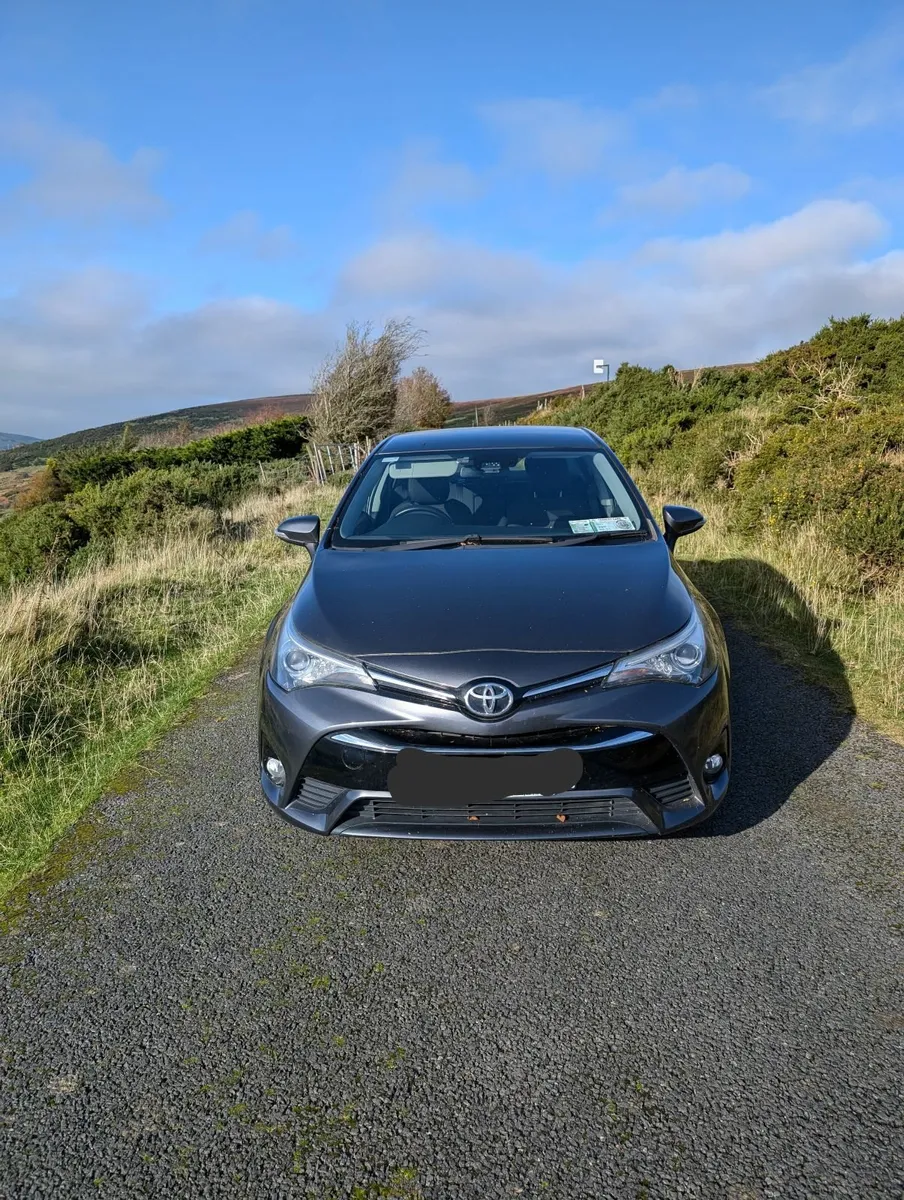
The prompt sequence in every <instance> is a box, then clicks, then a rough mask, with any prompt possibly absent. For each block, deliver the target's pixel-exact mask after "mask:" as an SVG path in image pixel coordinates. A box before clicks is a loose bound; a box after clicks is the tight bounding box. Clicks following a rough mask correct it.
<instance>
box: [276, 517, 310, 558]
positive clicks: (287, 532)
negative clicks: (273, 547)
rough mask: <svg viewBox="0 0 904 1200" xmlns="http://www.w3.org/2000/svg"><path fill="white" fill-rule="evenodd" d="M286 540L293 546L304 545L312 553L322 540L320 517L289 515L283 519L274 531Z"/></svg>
mask: <svg viewBox="0 0 904 1200" xmlns="http://www.w3.org/2000/svg"><path fill="white" fill-rule="evenodd" d="M273 532H274V533H275V534H276V536H277V537H278V538H281V539H282V540H283V541H284V542H290V543H291V544H292V545H293V546H304V547H305V549H306V550H308V551H309V552H310V553H311V554H313V553H314V551H315V549H316V548H317V543H318V542H319V541H320V518H319V517H288V518H287V519H286V520H285V521H281V522H280V524H279V525H277V526H276V528H275V529H274V531H273Z"/></svg>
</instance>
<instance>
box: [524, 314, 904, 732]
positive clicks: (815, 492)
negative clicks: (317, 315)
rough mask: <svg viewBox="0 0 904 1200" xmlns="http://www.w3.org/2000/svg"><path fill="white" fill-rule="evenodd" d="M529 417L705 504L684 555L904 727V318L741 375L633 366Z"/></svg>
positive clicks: (733, 603) (842, 334)
mask: <svg viewBox="0 0 904 1200" xmlns="http://www.w3.org/2000/svg"><path fill="white" fill-rule="evenodd" d="M526 420H527V422H529V423H531V424H560V425H585V426H588V427H590V428H592V429H595V430H597V432H599V433H600V434H601V435H602V436H603V437H605V438H606V440H607V441H608V442H609V443H610V444H611V445H612V447H613V449H614V450H615V451H616V453H617V454H619V456H620V457H621V458H622V459H623V461H624V462H625V463H626V465H627V466H628V467H629V469H631V470H632V471H633V472H634V473H635V476H636V477H637V479H638V481H639V482H640V484H641V486H642V487H643V488H644V491H645V493H646V494H647V496H648V497H649V498H651V499H655V500H656V501H657V503H659V502H664V501H678V502H682V501H683V502H684V503H687V504H692V505H694V506H695V507H699V508H700V509H701V510H702V511H704V512H705V513H706V514H707V515H708V517H709V524H708V525H707V526H706V527H705V529H704V530H703V531H701V532H700V533H698V534H695V535H694V537H692V538H688V539H687V540H686V542H684V543H683V544H681V545H680V550H679V554H680V556H681V557H682V558H683V559H684V560H685V562H686V565H687V566H688V568H689V571H690V573H691V575H692V576H693V577H694V578H695V580H697V581H699V583H700V585H701V586H702V587H703V588H705V589H706V591H707V593H708V594H709V595H711V596H713V598H714V599H715V600H716V601H717V602H718V603H720V604H721V606H722V608H723V610H724V611H725V612H727V613H730V614H731V615H733V616H735V617H737V618H738V619H739V620H740V621H741V622H742V623H743V624H745V625H747V626H748V627H749V628H751V629H752V630H753V632H755V633H759V634H761V635H763V636H765V637H766V638H767V639H768V640H769V641H771V643H772V644H773V645H774V646H776V648H778V649H780V650H784V651H785V652H786V653H787V654H788V655H789V656H791V657H793V658H795V660H797V661H798V662H800V663H801V664H802V665H803V666H804V667H805V669H807V670H808V671H809V673H810V674H811V675H814V676H816V677H817V678H820V679H821V680H822V681H823V682H825V683H828V684H829V685H830V686H832V685H833V683H834V684H835V685H839V684H840V683H841V682H843V679H842V680H839V678H838V676H839V672H840V673H841V674H842V675H843V676H846V678H847V685H848V686H849V687H850V690H851V693H852V694H853V697H854V701H855V704H856V706H857V709H858V711H860V712H861V713H862V714H863V715H864V716H866V717H868V718H869V719H870V720H872V721H873V722H874V723H876V724H877V725H879V726H880V727H881V728H883V729H885V730H886V731H887V732H890V733H893V734H896V735H897V736H902V735H904V318H901V319H898V320H894V321H883V320H872V319H871V318H870V317H868V316H865V315H864V316H859V317H853V318H850V319H847V320H843V321H836V320H832V321H830V322H829V323H828V325H826V326H824V328H822V329H821V330H819V332H818V333H817V334H816V335H815V336H814V337H813V338H811V339H810V340H809V341H806V342H802V343H801V344H799V345H797V346H794V347H792V348H791V349H789V350H783V351H780V352H778V353H776V354H771V355H769V356H768V357H767V358H765V359H763V360H762V361H761V362H759V363H756V364H754V365H752V366H750V367H745V368H743V369H739V370H735V371H719V370H715V369H712V370H702V371H697V372H693V373H689V372H677V371H675V370H674V369H673V368H671V367H665V368H663V369H662V370H661V371H649V370H646V369H644V368H642V367H635V366H629V365H628V364H624V365H622V367H621V368H620V369H619V371H618V374H617V375H616V377H615V379H614V380H613V381H612V382H611V383H609V384H600V385H597V386H596V387H594V388H592V389H590V390H588V392H587V393H586V395H585V398H584V399H583V401H581V400H574V399H572V400H567V399H566V400H565V401H563V402H559V403H557V404H553V405H551V406H550V407H548V408H547V409H545V410H543V411H542V412H537V413H535V414H532V415H531V416H530V417H528V418H526ZM756 564H762V565H763V567H764V568H770V567H771V568H773V569H774V571H776V572H778V573H779V575H780V576H783V577H784V578H785V579H786V580H787V581H788V582H789V583H790V584H791V585H792V587H793V588H794V589H795V591H796V592H797V594H798V595H799V596H800V598H801V600H802V601H805V603H806V604H807V606H808V608H809V610H810V612H811V613H812V615H813V620H812V621H808V622H803V623H802V622H800V621H798V620H794V619H791V617H792V614H791V613H789V612H788V611H787V604H788V601H787V589H777V588H776V586H775V576H774V575H771V574H770V572H769V571H768V570H766V569H761V570H758V568H757V565H756ZM780 593H781V594H780ZM802 630H806V633H805V634H804V633H802V632H801V631H802ZM837 690H838V691H839V692H841V693H843V691H844V688H842V687H841V686H837Z"/></svg>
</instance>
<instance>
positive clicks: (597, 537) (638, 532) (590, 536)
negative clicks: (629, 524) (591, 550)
mask: <svg viewBox="0 0 904 1200" xmlns="http://www.w3.org/2000/svg"><path fill="white" fill-rule="evenodd" d="M648 536H649V535H648V534H647V532H646V531H645V530H643V529H609V530H600V531H598V532H597V533H581V534H578V536H577V537H567V538H554V539H553V540H554V541H555V544H556V545H557V546H583V545H586V544H589V543H590V542H610V541H614V540H616V539H618V538H643V539H644V540H646V538H647V537H648Z"/></svg>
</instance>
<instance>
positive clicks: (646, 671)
mask: <svg viewBox="0 0 904 1200" xmlns="http://www.w3.org/2000/svg"><path fill="white" fill-rule="evenodd" d="M715 665H716V659H715V653H714V651H713V649H712V647H711V646H710V644H709V642H708V641H707V637H706V634H705V632H704V629H703V622H702V621H701V620H700V616H699V614H698V612H697V610H696V608H695V609H694V615H693V616H692V617H691V619H690V621H688V623H687V625H685V627H684V628H683V629H681V630H679V632H678V633H676V634H675V635H674V636H673V637H670V638H668V639H667V640H666V641H664V642H659V644H658V645H656V646H649V647H648V648H647V649H646V650H641V651H640V652H639V653H637V654H631V655H630V656H629V657H628V658H622V659H619V661H618V662H617V663H616V664H615V666H614V667H613V668H612V671H611V673H610V675H609V676H608V678H607V679H606V686H607V687H613V686H614V685H616V684H623V683H641V682H646V681H648V680H657V679H658V680H660V681H661V680H666V681H667V682H670V683H694V684H696V683H702V682H703V680H704V679H706V678H708V677H709V676H710V675H711V674H712V672H713V669H714V668H715Z"/></svg>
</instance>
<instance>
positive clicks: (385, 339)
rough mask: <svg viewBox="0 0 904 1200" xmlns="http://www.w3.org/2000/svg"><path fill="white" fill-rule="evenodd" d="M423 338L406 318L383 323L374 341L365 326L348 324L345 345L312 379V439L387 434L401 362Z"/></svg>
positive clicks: (346, 439)
mask: <svg viewBox="0 0 904 1200" xmlns="http://www.w3.org/2000/svg"><path fill="white" fill-rule="evenodd" d="M423 338H424V334H423V331H422V330H419V329H415V328H414V327H413V326H412V323H411V321H410V320H409V319H406V320H404V321H399V320H395V319H393V320H389V321H387V322H386V324H385V325H384V326H383V332H382V333H381V334H379V336H375V335H374V331H373V326H372V325H371V324H370V323H367V324H365V325H359V324H358V323H357V322H354V321H353V322H351V323H350V324H349V325H348V326H347V327H346V331H345V342H344V343H343V344H340V345H339V346H338V347H337V348H336V350H334V351H333V353H332V354H330V355H329V357H328V358H326V359H325V360H324V362H323V363H322V364H321V366H320V367H319V368H318V370H317V373H316V374H315V376H314V380H313V385H312V391H313V393H314V401H313V405H312V410H311V416H312V418H313V422H314V436H315V438H316V440H317V441H321V442H325V441H340V442H358V441H361V440H362V439H363V438H366V437H382V436H383V435H384V434H386V433H388V432H389V431H390V430H391V429H392V427H393V424H394V421H395V413H396V405H397V403H398V384H399V375H400V374H401V370H402V363H403V362H405V360H406V359H407V358H410V357H411V355H412V354H414V353H415V352H416V351H417V350H418V349H419V348H420V347H421V346H422V345H423Z"/></svg>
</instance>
